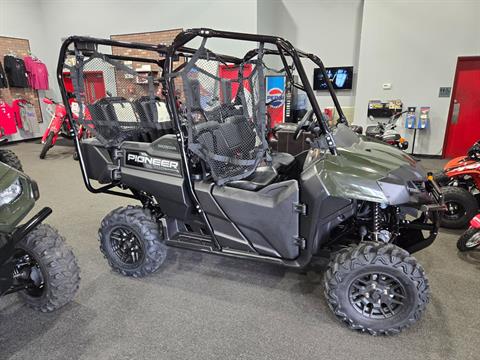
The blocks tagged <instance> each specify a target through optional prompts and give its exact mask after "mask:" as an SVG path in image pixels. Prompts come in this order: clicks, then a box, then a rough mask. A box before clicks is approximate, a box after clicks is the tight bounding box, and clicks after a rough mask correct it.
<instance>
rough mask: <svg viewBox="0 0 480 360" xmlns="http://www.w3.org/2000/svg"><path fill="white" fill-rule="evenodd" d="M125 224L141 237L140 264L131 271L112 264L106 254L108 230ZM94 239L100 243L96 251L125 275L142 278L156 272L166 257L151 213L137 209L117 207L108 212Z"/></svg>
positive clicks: (165, 248) (161, 238)
mask: <svg viewBox="0 0 480 360" xmlns="http://www.w3.org/2000/svg"><path fill="white" fill-rule="evenodd" d="M118 224H121V225H123V226H125V225H127V224H128V225H129V227H132V228H134V229H135V230H136V232H137V233H139V234H140V235H141V239H139V240H140V241H141V242H142V243H143V246H144V253H143V256H144V259H143V262H142V263H141V264H140V265H139V266H138V267H137V268H133V269H129V268H123V267H122V266H120V265H119V264H118V263H117V262H116V261H113V260H112V258H111V255H110V252H109V251H108V250H109V248H110V243H109V229H111V228H112V227H114V226H115V225H118ZM98 240H99V242H100V251H101V252H102V254H103V255H104V257H105V258H106V259H107V261H108V264H109V265H110V267H111V268H112V269H113V270H114V271H116V272H118V273H120V274H122V275H125V276H133V277H144V276H147V275H149V274H151V273H154V272H155V271H157V270H158V269H159V268H160V266H161V265H162V264H163V262H164V261H165V258H166V255H167V245H165V243H164V241H163V232H162V229H161V226H159V224H158V223H157V222H156V220H155V218H154V217H153V215H152V213H151V211H150V210H148V209H144V208H142V207H141V206H131V205H129V206H127V207H120V208H117V209H115V210H113V211H111V212H110V213H109V214H108V215H107V216H105V218H104V219H103V220H102V223H101V226H100V229H99V231H98Z"/></svg>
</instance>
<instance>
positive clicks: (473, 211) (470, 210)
mask: <svg viewBox="0 0 480 360" xmlns="http://www.w3.org/2000/svg"><path fill="white" fill-rule="evenodd" d="M442 194H443V199H444V202H445V205H446V207H447V209H446V210H445V211H444V212H442V214H441V216H440V225H441V226H443V227H445V228H448V229H463V228H466V227H467V226H468V224H469V222H470V220H471V219H472V218H473V217H474V216H475V215H477V213H478V202H477V199H475V196H473V195H472V194H471V193H470V192H469V191H468V190H466V189H464V188H460V187H456V186H444V187H442Z"/></svg>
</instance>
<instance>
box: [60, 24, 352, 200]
mask: <svg viewBox="0 0 480 360" xmlns="http://www.w3.org/2000/svg"><path fill="white" fill-rule="evenodd" d="M196 38H201V39H208V38H223V39H231V40H240V41H247V42H256V43H259V44H261V46H260V47H259V48H254V49H252V50H250V51H248V52H247V53H246V54H245V55H244V57H242V58H240V57H235V56H231V55H225V54H219V53H216V52H212V51H210V50H206V53H205V54H204V56H206V57H207V58H209V59H216V60H217V61H219V62H221V63H226V64H227V63H230V64H242V63H245V62H247V61H250V60H252V59H253V58H255V57H257V56H258V55H259V51H262V52H263V54H267V55H277V56H279V57H280V59H281V62H282V64H283V67H284V71H285V73H286V76H287V78H288V79H289V81H290V83H291V84H293V86H295V87H297V88H299V89H301V90H303V91H305V93H306V95H307V98H308V100H309V102H310V104H311V106H312V110H313V113H314V114H315V116H316V118H317V119H318V127H319V128H320V132H321V133H322V134H323V135H324V137H325V141H326V144H327V146H328V148H329V151H330V152H331V154H333V155H336V154H337V150H336V145H335V140H334V137H333V136H332V133H331V131H330V129H329V126H328V124H327V122H326V120H325V118H324V117H323V115H322V112H321V109H320V106H319V105H318V102H317V100H316V98H315V94H314V91H313V89H312V86H311V84H310V82H309V80H308V77H307V74H306V72H305V69H304V67H303V65H302V62H301V59H302V58H306V59H309V60H311V61H312V62H313V63H314V64H315V65H317V66H318V67H319V68H320V71H321V72H322V74H323V77H324V79H325V80H326V84H327V88H328V91H329V93H330V96H331V98H332V101H333V103H334V106H335V108H336V110H337V113H338V115H339V119H338V122H339V123H347V121H346V118H345V115H344V113H343V111H342V108H341V106H340V103H339V101H338V99H337V96H336V94H335V90H334V88H333V85H332V83H331V82H330V80H329V78H328V75H327V73H326V70H325V67H324V65H323V63H322V61H321V60H320V58H319V57H318V56H316V55H314V54H310V53H307V52H304V51H301V50H298V49H296V48H295V47H294V46H293V45H292V44H291V43H290V42H289V41H287V40H285V39H283V38H281V37H277V36H267V35H257V34H248V33H238V32H229V31H219V30H213V29H205V28H199V29H189V30H186V31H183V32H181V33H179V34H178V35H177V36H176V38H175V39H174V41H173V43H172V44H171V45H168V46H167V45H162V44H159V45H151V44H144V43H131V42H123V41H116V40H110V39H99V38H92V37H83V36H71V37H69V38H67V39H66V40H65V41H64V42H63V44H62V46H61V49H60V56H59V60H58V65H57V80H58V83H59V87H60V91H61V95H62V100H63V102H64V104H65V105H66V106H65V107H66V110H67V118H68V121H69V122H70V124H71V128H72V131H73V132H74V134H75V146H76V150H77V152H78V155H79V160H80V161H79V162H80V166H81V170H82V175H83V179H84V182H85V185H86V187H87V189H88V190H89V191H91V192H93V193H100V192H103V193H107V194H112V195H119V196H124V197H130V198H135V199H140V195H139V194H136V193H134V194H128V193H125V192H119V191H114V190H112V188H114V187H117V186H119V184H118V183H115V182H112V183H110V184H107V185H104V186H101V187H98V188H95V187H93V186H92V184H91V183H90V179H89V178H88V175H87V169H86V167H85V162H84V161H83V157H82V149H81V146H80V139H79V136H78V127H77V125H76V124H75V121H73V119H74V116H73V113H72V109H71V106H70V105H69V95H68V93H67V91H66V89H65V86H64V67H65V60H66V58H67V56H69V55H74V56H78V54H87V55H88V54H91V53H93V52H94V51H95V49H96V48H97V47H98V46H99V45H105V46H112V47H119V48H127V49H137V50H146V51H149V52H155V53H157V54H158V58H157V59H152V58H147V57H145V58H143V57H137V56H126V55H115V54H112V55H108V58H109V59H113V60H118V61H139V60H141V61H142V62H145V63H152V64H156V65H157V66H158V67H159V68H161V69H162V85H163V95H164V96H165V99H166V105H167V109H168V112H169V113H170V117H171V119H172V122H173V126H174V129H175V133H176V137H177V140H178V142H179V143H180V144H181V145H183V146H181V147H180V148H181V152H182V158H183V161H184V166H183V169H184V171H185V174H184V175H185V176H186V178H187V179H191V174H190V170H189V166H188V164H187V154H186V144H187V141H186V139H185V134H184V133H183V131H182V123H181V118H180V116H179V113H178V111H179V109H178V104H177V98H176V95H175V83H174V76H173V75H174V74H175V73H177V72H178V71H181V70H182V68H183V67H184V66H185V63H183V64H181V65H180V66H177V67H175V64H174V62H175V59H178V57H184V58H186V59H191V58H192V57H193V56H195V54H196V52H197V49H195V48H191V47H188V46H186V45H187V44H188V43H189V42H190V41H192V40H194V39H196ZM264 44H271V45H273V47H274V49H270V48H268V49H266V48H265V49H264V48H263V45H264ZM72 45H73V48H72ZM260 49H261V50H260ZM287 58H290V59H291V61H292V65H293V67H294V68H295V70H296V71H297V73H298V77H299V79H300V82H299V83H298V82H296V81H295V79H294V76H293V73H292V67H291V66H290V65H289V64H288V61H287ZM188 182H189V183H190V186H189V187H190V193H191V196H192V198H193V199H194V200H195V202H196V203H197V204H198V201H197V199H196V196H195V192H194V191H193V185H192V183H191V180H188Z"/></svg>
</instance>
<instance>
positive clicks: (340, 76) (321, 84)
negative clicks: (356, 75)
mask: <svg viewBox="0 0 480 360" xmlns="http://www.w3.org/2000/svg"><path fill="white" fill-rule="evenodd" d="M325 70H326V71H327V75H328V77H329V78H330V81H331V82H332V84H333V88H334V89H338V90H350V89H351V88H352V80H353V66H340V67H327V68H326V69H325ZM313 90H328V88H327V83H326V82H325V80H324V78H323V74H322V72H321V71H320V69H314V70H313Z"/></svg>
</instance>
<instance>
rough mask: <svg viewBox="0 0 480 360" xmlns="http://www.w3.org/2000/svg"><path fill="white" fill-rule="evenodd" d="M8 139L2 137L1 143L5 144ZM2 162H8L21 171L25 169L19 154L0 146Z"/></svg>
mask: <svg viewBox="0 0 480 360" xmlns="http://www.w3.org/2000/svg"><path fill="white" fill-rule="evenodd" d="M7 141H8V140H7V139H6V138H0V145H3V144H5V143H6V142H7ZM0 162H2V163H4V164H7V165H9V166H11V167H13V168H14V169H17V170H19V171H23V168H22V163H21V162H20V159H19V158H18V157H17V155H15V153H14V152H13V151H12V150H8V149H1V148H0Z"/></svg>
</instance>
